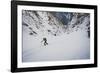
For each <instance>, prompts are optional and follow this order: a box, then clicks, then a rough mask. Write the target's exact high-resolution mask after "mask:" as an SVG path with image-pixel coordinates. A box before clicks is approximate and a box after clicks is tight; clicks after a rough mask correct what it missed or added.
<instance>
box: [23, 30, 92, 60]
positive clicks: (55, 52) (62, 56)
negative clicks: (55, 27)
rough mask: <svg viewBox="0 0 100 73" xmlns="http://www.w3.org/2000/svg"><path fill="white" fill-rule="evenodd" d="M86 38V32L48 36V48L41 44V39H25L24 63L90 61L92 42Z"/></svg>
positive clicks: (28, 37) (29, 37)
mask: <svg viewBox="0 0 100 73" xmlns="http://www.w3.org/2000/svg"><path fill="white" fill-rule="evenodd" d="M86 36H87V34H86V32H84V31H76V32H73V33H71V34H70V35H67V34H63V35H61V36H57V37H52V36H47V40H48V45H47V46H43V45H42V44H41V40H42V38H41V37H37V38H33V37H32V36H27V37H24V38H23V39H24V41H23V42H26V43H25V44H24V47H23V48H24V49H23V62H32V61H55V60H75V59H89V58H90V51H89V50H90V49H89V48H90V43H89V42H90V40H89V39H88V38H87V37H86Z"/></svg>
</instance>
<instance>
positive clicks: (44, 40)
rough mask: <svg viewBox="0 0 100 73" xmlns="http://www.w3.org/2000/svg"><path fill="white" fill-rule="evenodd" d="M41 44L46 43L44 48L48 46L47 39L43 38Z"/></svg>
mask: <svg viewBox="0 0 100 73" xmlns="http://www.w3.org/2000/svg"><path fill="white" fill-rule="evenodd" d="M41 42H44V46H46V45H48V43H47V39H46V38H43V40H42V41H41Z"/></svg>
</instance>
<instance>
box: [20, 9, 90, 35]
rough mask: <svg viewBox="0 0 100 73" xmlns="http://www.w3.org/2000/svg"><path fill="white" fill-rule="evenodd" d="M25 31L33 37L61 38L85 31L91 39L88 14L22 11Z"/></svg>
mask: <svg viewBox="0 0 100 73" xmlns="http://www.w3.org/2000/svg"><path fill="white" fill-rule="evenodd" d="M22 25H23V31H24V32H26V33H28V34H29V35H33V36H41V35H42V36H47V35H52V36H59V35H61V34H63V33H65V34H69V33H71V32H73V31H77V30H84V31H86V32H87V34H88V37H90V15H89V14H88V13H72V12H47V11H30V10H23V11H22Z"/></svg>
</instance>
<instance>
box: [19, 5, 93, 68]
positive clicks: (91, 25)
mask: <svg viewBox="0 0 100 73" xmlns="http://www.w3.org/2000/svg"><path fill="white" fill-rule="evenodd" d="M22 9H24V10H38V11H58V12H79V13H90V21H91V22H90V32H91V35H90V36H91V38H90V59H88V60H70V61H69V60H68V61H52V62H30V63H26V62H25V63H22V38H21V37H22V18H21V17H22ZM17 13H18V14H17V16H18V19H17V20H18V21H17V22H18V25H17V27H18V36H17V38H18V43H17V44H18V49H17V58H18V59H17V64H18V68H25V67H41V66H57V65H76V64H93V63H94V10H92V9H77V8H75V9H74V8H58V7H43V6H41V7H40V6H23V5H19V6H18V12H17Z"/></svg>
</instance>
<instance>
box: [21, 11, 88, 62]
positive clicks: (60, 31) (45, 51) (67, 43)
mask: <svg viewBox="0 0 100 73" xmlns="http://www.w3.org/2000/svg"><path fill="white" fill-rule="evenodd" d="M22 32H23V35H22V43H23V49H22V62H37V61H62V60H79V59H89V58H90V14H89V13H72V12H47V11H32V10H31V11H30V10H22ZM44 37H45V38H46V39H47V43H48V45H46V46H45V45H44V42H42V41H43V38H44Z"/></svg>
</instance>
